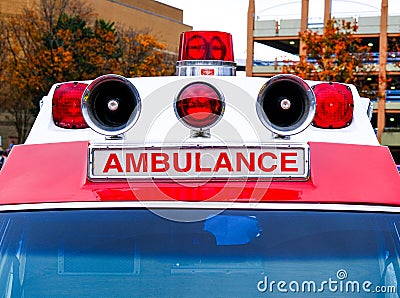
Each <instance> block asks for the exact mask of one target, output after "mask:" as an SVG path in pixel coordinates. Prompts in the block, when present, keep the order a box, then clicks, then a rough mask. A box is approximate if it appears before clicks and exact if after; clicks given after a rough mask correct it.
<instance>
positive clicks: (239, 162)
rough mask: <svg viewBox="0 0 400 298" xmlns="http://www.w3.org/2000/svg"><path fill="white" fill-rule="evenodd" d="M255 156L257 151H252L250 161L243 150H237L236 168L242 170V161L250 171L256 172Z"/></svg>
mask: <svg viewBox="0 0 400 298" xmlns="http://www.w3.org/2000/svg"><path fill="white" fill-rule="evenodd" d="M254 157H255V153H254V152H250V161H248V160H247V159H246V157H245V156H244V155H243V153H242V152H237V153H236V169H237V171H238V172H240V171H241V170H242V163H243V164H244V165H245V166H246V167H247V169H248V170H249V171H251V172H254V171H255V169H256V165H255V162H254V160H255V158H254Z"/></svg>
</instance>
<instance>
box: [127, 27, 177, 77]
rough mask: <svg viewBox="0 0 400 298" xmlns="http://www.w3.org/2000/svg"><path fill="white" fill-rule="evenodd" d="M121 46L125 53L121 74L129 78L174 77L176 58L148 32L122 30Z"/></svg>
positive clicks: (129, 29)
mask: <svg viewBox="0 0 400 298" xmlns="http://www.w3.org/2000/svg"><path fill="white" fill-rule="evenodd" d="M120 32H121V35H122V36H123V38H121V40H120V45H121V48H122V51H123V53H124V56H123V59H122V61H121V68H120V70H121V73H122V74H123V75H125V76H127V77H141V76H162V75H172V74H173V73H174V72H175V61H176V57H175V56H174V55H173V54H170V53H168V52H167V51H166V46H165V45H164V44H162V43H160V42H158V41H157V40H156V39H155V38H154V37H153V36H152V35H151V34H150V33H148V32H139V33H138V32H137V31H135V30H134V29H132V28H128V29H123V28H120Z"/></svg>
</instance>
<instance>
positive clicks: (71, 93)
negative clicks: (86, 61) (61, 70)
mask: <svg viewBox="0 0 400 298" xmlns="http://www.w3.org/2000/svg"><path fill="white" fill-rule="evenodd" d="M86 87H87V84H84V83H78V82H69V83H64V84H60V85H58V86H57V87H56V89H55V91H54V95H53V109H52V113H53V121H54V124H55V125H57V126H58V127H62V128H70V129H77V128H87V127H88V125H87V124H86V122H85V119H84V118H83V115H82V110H81V98H82V94H83V92H84V91H85V89H86Z"/></svg>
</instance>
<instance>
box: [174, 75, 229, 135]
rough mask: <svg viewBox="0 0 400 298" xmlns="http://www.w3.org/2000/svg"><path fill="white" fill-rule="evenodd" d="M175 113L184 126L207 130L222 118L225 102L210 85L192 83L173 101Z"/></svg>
mask: <svg viewBox="0 0 400 298" xmlns="http://www.w3.org/2000/svg"><path fill="white" fill-rule="evenodd" d="M174 107H175V113H176V115H177V117H178V119H179V120H181V121H182V122H183V123H184V124H185V125H186V126H188V127H190V128H194V129H208V128H210V127H212V126H213V125H214V124H216V123H217V122H218V120H219V119H220V118H221V117H222V114H223V111H224V108H225V102H224V99H223V97H222V95H221V93H220V92H219V91H218V90H217V89H215V88H214V87H213V86H211V85H210V84H207V83H205V82H194V83H191V84H189V85H187V86H185V87H184V88H183V89H182V90H181V91H180V92H179V94H178V96H177V98H176V100H175V105H174Z"/></svg>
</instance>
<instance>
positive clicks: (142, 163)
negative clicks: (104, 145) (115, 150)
mask: <svg viewBox="0 0 400 298" xmlns="http://www.w3.org/2000/svg"><path fill="white" fill-rule="evenodd" d="M131 166H132V168H133V171H134V172H136V173H137V172H140V167H142V172H147V153H140V155H139V160H138V162H137V163H136V161H135V156H134V155H133V153H127V154H126V172H128V173H129V172H130V171H131Z"/></svg>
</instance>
